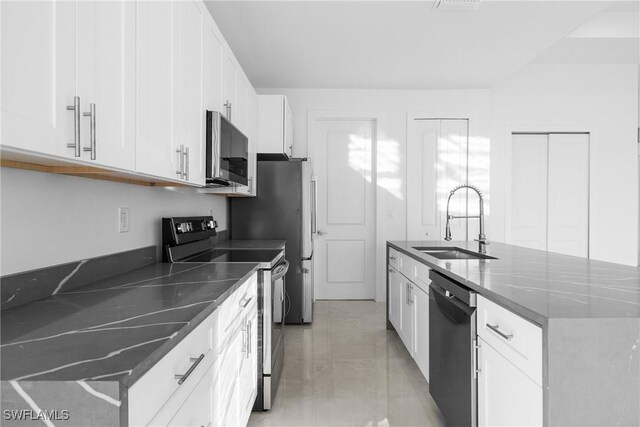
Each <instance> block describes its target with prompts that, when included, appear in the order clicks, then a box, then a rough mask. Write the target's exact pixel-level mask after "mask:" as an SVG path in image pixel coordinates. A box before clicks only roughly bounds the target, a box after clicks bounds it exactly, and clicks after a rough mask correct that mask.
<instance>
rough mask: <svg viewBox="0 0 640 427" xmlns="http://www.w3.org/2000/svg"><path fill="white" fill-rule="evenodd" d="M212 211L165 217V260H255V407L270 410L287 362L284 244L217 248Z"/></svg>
mask: <svg viewBox="0 0 640 427" xmlns="http://www.w3.org/2000/svg"><path fill="white" fill-rule="evenodd" d="M216 227H217V224H216V222H215V221H214V220H213V217H210V216H200V217H172V218H163V219H162V247H163V255H162V257H163V261H164V262H199V263H218V262H219V263H251V264H259V265H260V270H259V271H258V347H259V351H258V355H259V356H260V357H258V378H257V381H258V396H257V398H256V403H255V405H254V408H253V410H254V411H262V410H268V409H271V406H272V403H273V399H274V397H275V393H276V390H277V388H278V382H279V381H280V375H281V373H282V365H283V362H284V314H285V311H284V304H285V292H284V290H285V275H286V274H287V270H288V269H289V262H288V261H287V260H286V259H285V251H284V250H279V249H217V248H216V247H215V243H214V241H213V239H212V238H213V237H215V236H216V234H217V233H216Z"/></svg>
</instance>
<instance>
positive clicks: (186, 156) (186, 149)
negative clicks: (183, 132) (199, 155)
mask: <svg viewBox="0 0 640 427" xmlns="http://www.w3.org/2000/svg"><path fill="white" fill-rule="evenodd" d="M182 155H183V156H184V172H183V173H182V177H183V178H184V179H185V180H187V181H189V147H184V151H183V152H182Z"/></svg>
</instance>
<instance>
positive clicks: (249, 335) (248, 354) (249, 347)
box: [247, 320, 253, 359]
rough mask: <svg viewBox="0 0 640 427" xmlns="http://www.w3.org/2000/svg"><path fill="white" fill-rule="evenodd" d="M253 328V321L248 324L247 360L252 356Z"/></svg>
mask: <svg viewBox="0 0 640 427" xmlns="http://www.w3.org/2000/svg"><path fill="white" fill-rule="evenodd" d="M252 328H253V324H252V323H251V320H249V321H248V322H247V359H248V358H249V356H250V355H251V329H252Z"/></svg>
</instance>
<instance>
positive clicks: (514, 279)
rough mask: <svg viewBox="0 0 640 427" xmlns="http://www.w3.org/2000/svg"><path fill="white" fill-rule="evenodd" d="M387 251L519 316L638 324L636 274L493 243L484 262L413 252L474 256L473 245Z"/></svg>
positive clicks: (639, 275) (406, 245) (639, 283)
mask: <svg viewBox="0 0 640 427" xmlns="http://www.w3.org/2000/svg"><path fill="white" fill-rule="evenodd" d="M388 244H389V246H391V247H393V248H395V249H397V250H399V251H402V252H403V253H406V254H408V255H410V256H411V257H412V258H414V259H416V260H418V261H420V262H422V263H424V264H426V265H428V266H429V267H430V268H432V269H434V270H436V271H438V272H440V273H442V274H444V275H445V276H448V277H449V278H451V279H453V280H455V281H457V282H459V283H461V284H463V285H465V286H467V287H469V288H471V289H473V290H475V291H476V292H478V293H479V294H481V295H483V296H485V297H486V298H487V299H490V300H492V301H494V302H496V303H498V304H500V305H502V306H504V307H506V308H508V309H510V310H512V311H514V312H515V313H518V314H520V315H521V316H523V317H525V318H527V319H529V320H531V321H533V322H535V323H538V324H540V325H544V324H545V323H546V322H547V321H548V320H549V319H569V318H572V319H589V318H591V319H592V318H640V268H638V267H630V266H625V265H621V264H613V263H608V262H602V261H596V260H589V259H585V258H579V257H574V256H568V255H561V254H556V253H551V252H545V251H539V250H535V249H528V248H523V247H520V246H513V245H507V244H501V243H495V242H492V243H491V245H489V246H487V255H490V256H493V257H496V258H498V259H495V260H493V259H489V260H475V259H474V260H462V259H455V260H441V259H437V258H435V257H432V256H429V255H427V254H424V253H421V252H419V251H417V250H415V249H413V248H414V247H458V248H462V249H468V250H471V251H477V250H478V244H477V243H476V242H455V241H454V242H443V241H393V242H388Z"/></svg>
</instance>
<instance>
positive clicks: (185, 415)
mask: <svg viewBox="0 0 640 427" xmlns="http://www.w3.org/2000/svg"><path fill="white" fill-rule="evenodd" d="M215 366H216V365H215V364H214V365H212V366H211V367H210V368H209V370H208V371H207V372H206V373H205V374H204V375H203V377H202V379H201V380H200V382H199V383H198V385H197V386H196V388H195V389H194V390H193V392H191V394H190V395H189V397H188V398H187V400H186V401H185V402H184V404H183V405H182V406H181V407H180V409H178V412H176V414H175V415H174V416H173V418H171V421H169V424H168V425H169V426H175V427H184V426H202V427H209V426H212V425H213V417H212V415H213V414H212V410H211V402H213V400H214V394H213V391H214V382H213V370H214V368H215Z"/></svg>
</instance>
